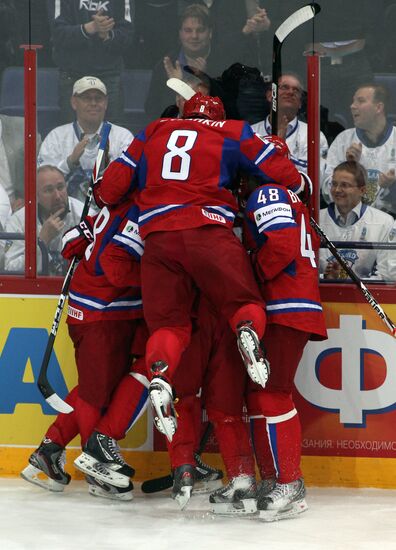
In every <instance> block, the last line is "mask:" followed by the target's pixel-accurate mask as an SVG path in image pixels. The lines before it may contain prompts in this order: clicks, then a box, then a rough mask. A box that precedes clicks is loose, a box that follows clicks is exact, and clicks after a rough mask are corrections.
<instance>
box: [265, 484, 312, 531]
mask: <svg viewBox="0 0 396 550" xmlns="http://www.w3.org/2000/svg"><path fill="white" fill-rule="evenodd" d="M257 509H258V512H259V518H260V519H261V520H263V521H278V520H279V519H287V518H292V517H294V516H296V515H298V514H301V513H302V512H305V510H307V509H308V505H307V503H306V501H305V485H304V480H303V479H302V478H300V479H297V480H296V481H292V482H291V483H276V484H275V487H274V489H273V490H272V491H271V492H270V493H268V494H267V495H266V496H264V497H262V498H259V499H258V501H257Z"/></svg>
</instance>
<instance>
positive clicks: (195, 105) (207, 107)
mask: <svg viewBox="0 0 396 550" xmlns="http://www.w3.org/2000/svg"><path fill="white" fill-rule="evenodd" d="M193 117H196V118H208V119H210V120H224V119H225V111H224V106H223V102H222V101H221V99H220V98H219V97H212V96H209V95H202V94H201V92H197V93H196V94H195V95H193V96H192V98H191V99H188V100H187V101H186V102H185V103H184V109H183V118H193Z"/></svg>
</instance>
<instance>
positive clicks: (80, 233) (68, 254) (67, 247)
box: [61, 217, 94, 260]
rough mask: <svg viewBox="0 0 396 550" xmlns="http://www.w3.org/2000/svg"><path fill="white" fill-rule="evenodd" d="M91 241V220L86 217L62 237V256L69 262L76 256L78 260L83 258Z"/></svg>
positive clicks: (92, 237)
mask: <svg viewBox="0 0 396 550" xmlns="http://www.w3.org/2000/svg"><path fill="white" fill-rule="evenodd" d="M93 240H94V236H93V223H92V219H91V218H88V217H87V218H85V220H83V221H82V222H80V223H79V224H78V225H76V226H75V227H72V228H71V229H69V231H66V233H65V234H64V235H63V238H62V252H61V253H62V256H63V257H64V258H65V259H66V260H71V259H72V258H74V256H77V258H78V259H79V260H80V259H81V258H82V257H83V256H84V252H85V249H86V248H87V246H88V245H89V244H90V243H92V242H93Z"/></svg>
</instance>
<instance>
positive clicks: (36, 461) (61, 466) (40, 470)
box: [21, 439, 70, 493]
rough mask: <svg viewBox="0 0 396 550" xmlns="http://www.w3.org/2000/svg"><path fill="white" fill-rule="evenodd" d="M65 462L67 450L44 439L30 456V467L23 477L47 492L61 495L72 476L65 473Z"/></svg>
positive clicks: (23, 472) (24, 471) (25, 470)
mask: <svg viewBox="0 0 396 550" xmlns="http://www.w3.org/2000/svg"><path fill="white" fill-rule="evenodd" d="M65 462H66V452H65V449H64V448H63V447H61V446H60V445H58V444H57V443H54V442H53V441H51V439H44V440H43V441H42V443H41V444H40V446H39V447H38V449H36V450H35V451H34V453H32V454H31V455H30V457H29V465H28V466H26V468H25V469H24V470H22V472H21V477H22V478H23V479H25V480H26V481H29V482H30V483H33V484H34V485H38V486H39V487H42V488H43V489H47V491H54V492H57V493H60V492H62V491H63V489H64V488H65V485H68V484H69V483H70V475H69V474H68V473H67V472H65ZM44 474H45V476H47V477H46V478H44Z"/></svg>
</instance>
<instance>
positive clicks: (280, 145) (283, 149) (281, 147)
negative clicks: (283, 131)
mask: <svg viewBox="0 0 396 550" xmlns="http://www.w3.org/2000/svg"><path fill="white" fill-rule="evenodd" d="M263 139H264V140H265V141H270V142H271V143H272V144H273V145H275V147H276V148H277V149H278V151H279V153H280V154H281V155H282V156H283V157H287V158H290V151H289V147H288V146H287V143H286V141H285V140H284V139H282V138H281V137H279V136H275V135H269V136H264V137H263Z"/></svg>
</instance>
